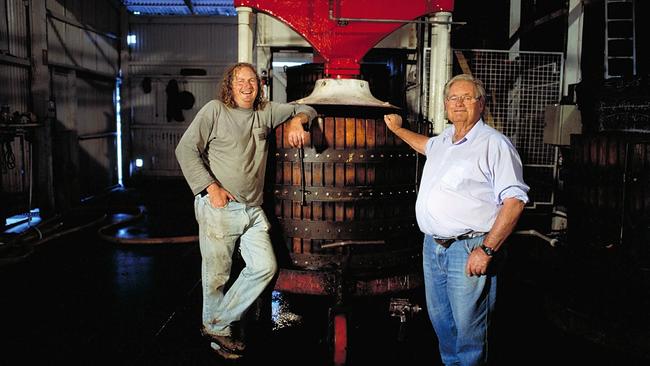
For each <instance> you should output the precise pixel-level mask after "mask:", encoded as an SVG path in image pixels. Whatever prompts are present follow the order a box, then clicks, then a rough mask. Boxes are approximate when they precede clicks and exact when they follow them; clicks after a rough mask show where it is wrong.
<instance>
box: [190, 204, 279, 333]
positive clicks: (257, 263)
mask: <svg viewBox="0 0 650 366" xmlns="http://www.w3.org/2000/svg"><path fill="white" fill-rule="evenodd" d="M194 213H195V215H196V220H197V221H198V223H199V247H200V249H201V258H202V261H201V279H202V285H203V310H202V319H203V326H204V327H205V329H206V331H207V332H208V333H211V334H216V335H230V334H231V329H230V324H231V323H232V322H234V321H236V320H239V319H241V317H242V315H243V314H244V313H245V312H246V310H248V308H249V307H250V306H251V304H252V303H253V302H254V301H255V300H256V299H257V298H258V297H259V295H260V294H261V293H262V292H263V291H264V289H265V288H266V286H267V285H268V284H269V282H271V280H272V279H273V276H274V275H275V273H276V271H277V262H276V260H275V254H274V253H273V247H272V245H271V239H270V237H269V233H268V232H269V226H270V225H269V221H268V219H267V218H266V215H265V214H264V211H263V210H262V208H261V207H259V206H254V207H246V205H244V204H242V203H239V202H229V203H228V204H227V205H226V207H223V208H214V207H212V205H211V204H210V199H209V196H207V195H206V196H204V197H200V196H196V199H195V200H194ZM238 239H240V246H239V248H240V249H239V250H240V252H241V255H242V258H243V259H244V262H245V263H246V266H245V267H244V269H242V271H241V272H240V274H239V277H237V280H235V282H234V283H233V284H232V286H231V287H230V288H229V289H228V291H227V292H226V293H225V294H224V292H223V290H224V285H225V284H226V282H227V281H228V279H229V278H230V268H231V266H232V255H233V251H234V249H235V243H236V242H237V240H238Z"/></svg>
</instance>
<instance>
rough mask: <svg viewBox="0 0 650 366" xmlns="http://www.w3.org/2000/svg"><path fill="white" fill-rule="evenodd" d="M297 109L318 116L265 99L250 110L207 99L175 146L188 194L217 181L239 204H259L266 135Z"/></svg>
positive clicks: (302, 108) (299, 108)
mask: <svg viewBox="0 0 650 366" xmlns="http://www.w3.org/2000/svg"><path fill="white" fill-rule="evenodd" d="M298 113H304V114H306V115H308V116H309V119H310V120H312V119H313V118H315V117H316V110H314V109H313V108H312V107H310V106H307V105H299V104H285V103H273V102H269V103H268V104H267V105H266V107H265V108H264V109H263V110H259V111H254V110H252V109H245V108H229V107H227V106H226V105H224V104H223V103H222V102H220V101H218V100H212V101H210V102H208V103H207V104H206V105H205V106H203V108H201V110H200V111H199V113H198V114H197V115H196V117H195V118H194V120H193V121H192V123H190V125H189V127H188V128H187V130H186V131H185V133H184V134H183V137H182V138H181V140H180V141H179V142H178V146H176V158H177V159H178V163H179V164H180V166H181V170H182V171H183V175H184V176H185V179H186V180H187V183H188V184H189V186H190V188H191V189H192V192H193V193H194V194H198V193H199V192H201V191H202V190H204V189H205V188H206V187H207V186H209V185H210V184H212V183H213V182H215V181H217V182H218V183H219V184H220V185H221V186H222V187H223V188H225V189H226V190H227V191H228V192H230V193H231V194H232V195H233V196H235V198H236V199H237V201H238V202H241V203H244V204H246V205H247V206H259V205H261V204H262V196H263V188H264V174H265V171H266V159H267V153H268V137H269V133H270V131H271V129H272V128H275V127H277V126H279V125H280V124H282V123H283V122H285V121H287V120H288V119H289V118H291V117H293V116H295V115H296V114H298Z"/></svg>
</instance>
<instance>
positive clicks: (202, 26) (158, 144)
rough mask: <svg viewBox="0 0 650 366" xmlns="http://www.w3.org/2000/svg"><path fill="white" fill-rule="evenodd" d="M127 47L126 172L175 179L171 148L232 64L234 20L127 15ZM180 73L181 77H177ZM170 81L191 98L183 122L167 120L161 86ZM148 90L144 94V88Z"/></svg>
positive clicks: (164, 92) (164, 89)
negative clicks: (137, 163)
mask: <svg viewBox="0 0 650 366" xmlns="http://www.w3.org/2000/svg"><path fill="white" fill-rule="evenodd" d="M129 24H130V25H129V27H130V29H129V34H130V35H133V36H135V39H136V43H135V44H133V45H131V46H130V49H129V51H130V57H129V66H128V70H129V72H128V75H129V77H128V81H127V85H128V95H129V97H128V99H129V110H130V113H129V115H130V116H129V118H130V120H129V128H130V138H131V140H130V146H131V149H130V152H129V155H130V160H131V161H135V159H142V160H143V166H142V167H141V168H135V166H134V165H133V164H131V174H133V175H138V174H141V175H147V176H181V171H180V167H179V166H178V163H177V162H176V157H175V155H174V149H175V148H176V144H177V143H178V140H179V139H180V137H181V136H182V134H183V132H185V129H186V128H187V125H189V123H190V122H191V121H192V120H193V119H194V116H195V115H196V113H197V112H198V111H199V109H201V107H203V105H204V104H205V103H207V102H208V101H210V100H212V99H214V98H215V97H216V95H217V90H218V87H219V83H220V80H221V77H222V75H223V71H224V70H225V68H226V67H227V66H228V65H230V64H231V63H233V62H235V61H236V60H237V19H236V18H235V17H225V16H213V17H177V18H164V17H133V18H131V20H130V22H129ZM182 69H199V70H202V71H204V72H205V75H198V76H196V75H193V76H187V74H186V72H183V73H182V72H181V70H182ZM183 74H185V75H183ZM172 80H175V81H176V82H177V84H178V90H179V91H180V92H183V91H187V92H190V93H191V94H192V95H193V96H194V105H193V107H192V108H190V109H184V110H182V115H183V118H184V121H177V120H176V119H174V118H172V116H168V113H167V103H168V92H167V88H168V86H169V85H170V82H171V81H172ZM149 86H150V90H149Z"/></svg>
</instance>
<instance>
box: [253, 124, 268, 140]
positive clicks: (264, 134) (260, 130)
mask: <svg viewBox="0 0 650 366" xmlns="http://www.w3.org/2000/svg"><path fill="white" fill-rule="evenodd" d="M269 131H270V129H269V128H268V127H257V128H253V136H255V141H258V142H260V141H266V139H267V138H268V136H269Z"/></svg>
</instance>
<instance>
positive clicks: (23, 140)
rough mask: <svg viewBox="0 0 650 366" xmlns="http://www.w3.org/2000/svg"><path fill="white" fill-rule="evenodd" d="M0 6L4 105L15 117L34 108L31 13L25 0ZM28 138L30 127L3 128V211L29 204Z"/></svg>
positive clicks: (0, 0) (2, 0) (0, 1)
mask: <svg viewBox="0 0 650 366" xmlns="http://www.w3.org/2000/svg"><path fill="white" fill-rule="evenodd" d="M0 9H1V10H0V85H1V86H2V87H0V106H2V107H3V108H5V109H7V110H8V112H9V118H12V116H13V114H14V113H15V112H18V113H19V114H20V113H26V112H29V109H30V99H29V98H30V93H29V85H30V84H29V81H30V76H29V75H30V73H29V71H30V62H29V59H28V56H29V42H28V38H29V35H28V33H27V15H26V14H27V13H26V7H25V4H24V2H23V1H22V0H0ZM5 118H6V117H5ZM10 122H11V121H9V120H4V119H3V120H1V121H0V123H10ZM28 137H29V129H25V128H20V129H16V128H7V129H0V154H2V155H1V156H0V197H1V198H0V199H1V200H2V205H3V206H4V207H2V208H0V214H2V213H6V214H16V213H19V212H20V211H23V210H24V209H25V208H26V207H27V206H28V200H29V186H30V178H29V177H30V176H31V171H32V165H31V164H30V161H31V158H32V156H31V149H30V142H29V138H28ZM0 219H3V217H0Z"/></svg>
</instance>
